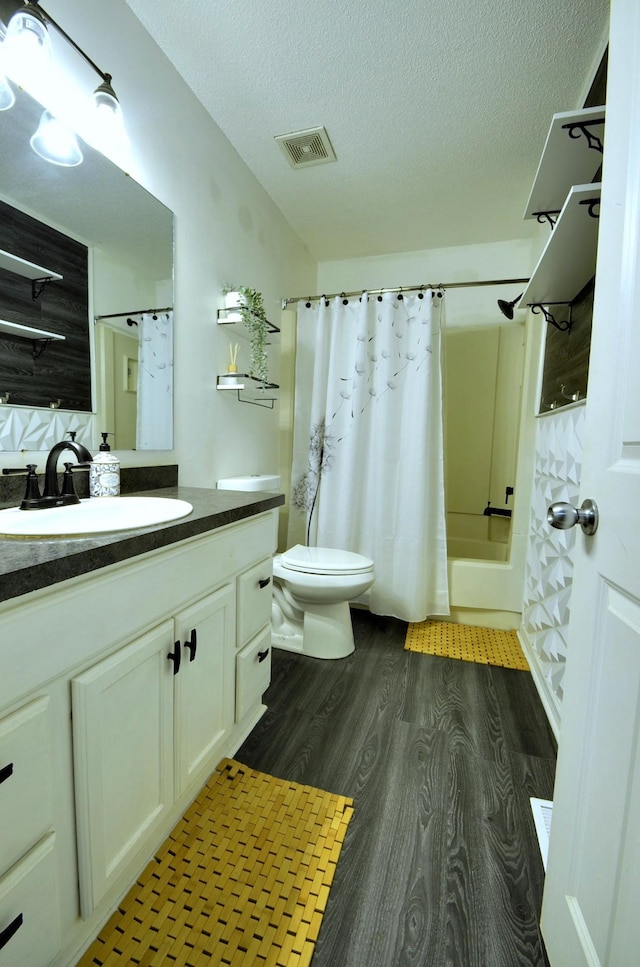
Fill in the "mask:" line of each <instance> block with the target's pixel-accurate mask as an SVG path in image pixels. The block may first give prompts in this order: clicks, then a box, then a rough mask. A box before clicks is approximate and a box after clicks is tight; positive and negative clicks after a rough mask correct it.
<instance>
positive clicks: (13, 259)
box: [0, 249, 64, 299]
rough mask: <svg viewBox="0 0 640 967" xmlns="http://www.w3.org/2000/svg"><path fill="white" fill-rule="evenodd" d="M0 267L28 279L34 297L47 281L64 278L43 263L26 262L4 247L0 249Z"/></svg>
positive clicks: (36, 296)
mask: <svg viewBox="0 0 640 967" xmlns="http://www.w3.org/2000/svg"><path fill="white" fill-rule="evenodd" d="M0 269H5V271H7V272H13V273H14V275H21V276H22V278H23V279H29V280H30V282H31V294H32V296H33V298H34V299H37V298H38V296H39V295H40V294H41V292H42V290H43V289H44V287H45V285H46V284H47V282H54V281H60V279H63V278H64V276H63V275H60V273H59V272H53V271H52V270H51V269H47V268H45V267H44V265H37V264H36V263H35V262H28V261H27V260H26V259H21V258H20V257H19V256H17V255H12V254H11V252H6V251H5V250H4V249H0Z"/></svg>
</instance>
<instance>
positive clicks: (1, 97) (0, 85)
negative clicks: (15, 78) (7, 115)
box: [0, 74, 16, 111]
mask: <svg viewBox="0 0 640 967" xmlns="http://www.w3.org/2000/svg"><path fill="white" fill-rule="evenodd" d="M15 103H16V96H15V94H14V93H13V88H12V87H11V84H10V83H9V81H8V80H7V78H6V77H5V76H4V74H0V111H8V110H9V108H12V107H13V105H14V104H15Z"/></svg>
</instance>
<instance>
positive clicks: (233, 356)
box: [227, 343, 240, 373]
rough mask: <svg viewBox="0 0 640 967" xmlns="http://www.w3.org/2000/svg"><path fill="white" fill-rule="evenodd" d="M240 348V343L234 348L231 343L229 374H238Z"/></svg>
mask: <svg viewBox="0 0 640 967" xmlns="http://www.w3.org/2000/svg"><path fill="white" fill-rule="evenodd" d="M239 348H240V343H234V345H233V346H232V345H231V343H229V365H228V366H227V372H228V373H237V372H238V349H239Z"/></svg>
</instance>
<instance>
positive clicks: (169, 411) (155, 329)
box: [136, 312, 173, 450]
mask: <svg viewBox="0 0 640 967" xmlns="http://www.w3.org/2000/svg"><path fill="white" fill-rule="evenodd" d="M136 319H137V322H138V410H137V413H138V415H137V425H136V447H137V448H138V449H139V450H140V449H145V450H171V449H172V448H173V312H157V313H156V312H153V313H151V312H144V313H141V314H140V315H139V316H137V317H136Z"/></svg>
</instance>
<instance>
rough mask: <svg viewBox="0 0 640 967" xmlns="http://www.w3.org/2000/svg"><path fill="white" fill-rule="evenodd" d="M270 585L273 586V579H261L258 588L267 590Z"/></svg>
mask: <svg viewBox="0 0 640 967" xmlns="http://www.w3.org/2000/svg"><path fill="white" fill-rule="evenodd" d="M268 584H271V578H270V577H268V578H260V579H259V580H258V587H259V588H266V587H267V585H268Z"/></svg>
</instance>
